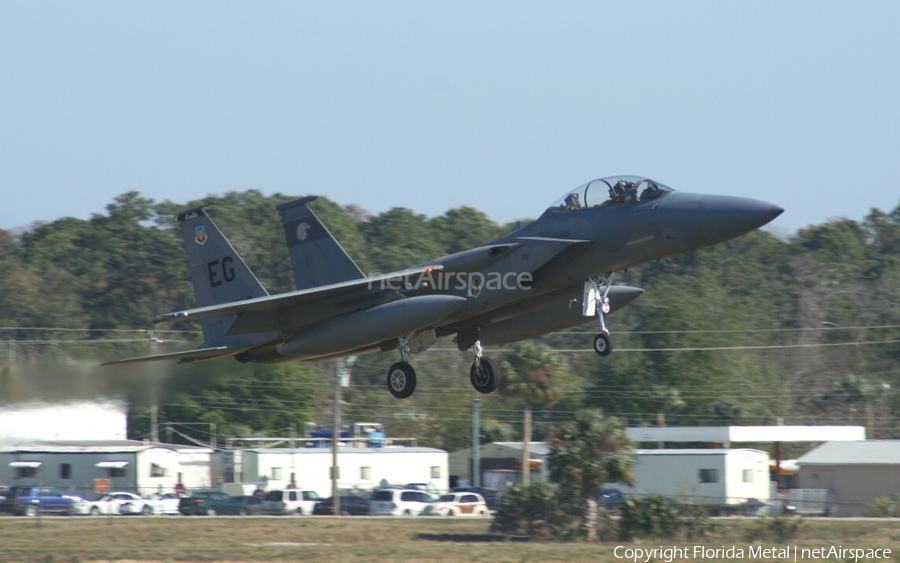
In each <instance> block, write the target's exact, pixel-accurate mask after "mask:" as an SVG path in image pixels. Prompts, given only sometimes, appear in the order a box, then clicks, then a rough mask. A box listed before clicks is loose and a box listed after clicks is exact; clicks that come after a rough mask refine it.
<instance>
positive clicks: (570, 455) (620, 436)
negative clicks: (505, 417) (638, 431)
mask: <svg viewBox="0 0 900 563" xmlns="http://www.w3.org/2000/svg"><path fill="white" fill-rule="evenodd" d="M631 446H632V441H631V439H630V438H629V437H628V434H627V433H626V432H625V428H624V426H623V425H622V422H621V421H620V420H619V419H617V418H613V417H607V416H604V415H603V412H602V411H600V410H585V411H581V412H579V413H578V414H577V415H576V416H575V420H574V421H572V422H571V423H569V424H566V425H564V426H562V427H561V428H560V429H559V430H558V431H557V432H556V433H555V435H554V436H553V439H552V440H551V441H550V455H549V456H548V458H547V460H548V463H549V465H550V479H551V480H552V481H553V482H555V483H558V484H559V486H560V488H559V491H560V493H559V494H560V497H561V505H562V506H565V507H572V508H571V509H572V510H573V511H574V514H575V515H577V516H579V517H580V520H581V523H582V526H583V528H584V532H585V535H586V537H587V538H588V539H590V540H593V539H594V538H595V537H596V531H597V519H598V514H599V513H598V504H597V502H598V500H597V499H598V497H599V495H600V490H601V489H602V488H603V484H604V483H610V482H616V483H624V484H626V485H634V473H633V472H632V470H631V467H632V461H633V460H632V457H631V456H630V455H629V453H628V451H629V449H630V448H631Z"/></svg>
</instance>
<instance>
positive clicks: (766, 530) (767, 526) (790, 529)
mask: <svg viewBox="0 0 900 563" xmlns="http://www.w3.org/2000/svg"><path fill="white" fill-rule="evenodd" d="M802 524H803V519H802V518H798V517H793V516H785V515H781V516H776V517H775V518H767V517H765V516H762V517H760V518H757V519H756V521H754V522H753V523H751V524H750V526H748V527H747V532H746V535H747V540H748V541H776V542H783V541H785V540H789V539H791V538H794V537H796V535H797V533H798V532H799V531H800V526H801V525H802Z"/></svg>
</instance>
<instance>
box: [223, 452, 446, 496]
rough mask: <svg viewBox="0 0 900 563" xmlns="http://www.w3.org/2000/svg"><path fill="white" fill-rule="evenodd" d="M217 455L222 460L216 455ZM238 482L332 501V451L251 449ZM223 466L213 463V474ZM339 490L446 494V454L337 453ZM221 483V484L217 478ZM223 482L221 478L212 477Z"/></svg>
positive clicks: (243, 459) (243, 457) (245, 455)
mask: <svg viewBox="0 0 900 563" xmlns="http://www.w3.org/2000/svg"><path fill="white" fill-rule="evenodd" d="M219 455H222V452H220V454H219ZM240 458H241V462H240V468H241V471H240V475H238V474H237V472H233V473H232V474H231V475H230V476H231V477H232V478H233V479H234V480H235V481H238V482H245V483H248V482H249V483H260V484H264V485H265V487H264V488H265V489H267V490H272V489H283V488H286V487H288V486H289V485H290V484H291V483H293V484H294V486H296V487H297V488H299V489H304V490H312V491H316V492H317V493H319V495H320V496H323V497H329V496H331V448H293V449H291V448H253V449H247V450H242V451H241V456H240ZM220 467H221V468H224V467H225V464H223V463H220V462H216V463H214V471H216V469H217V468H220ZM338 467H339V468H340V470H339V471H338V486H339V487H340V488H341V489H352V488H358V489H367V490H368V489H374V488H378V487H380V486H382V485H387V484H390V485H405V484H408V483H418V484H421V485H424V487H425V488H426V489H428V490H431V491H447V490H448V487H449V485H448V483H449V479H448V472H447V452H445V451H444V450H438V449H435V448H420V447H410V448H406V447H384V448H356V447H340V448H339V449H338ZM220 478H221V479H220ZM214 480H216V481H217V482H220V483H221V482H227V481H226V480H225V478H224V475H214Z"/></svg>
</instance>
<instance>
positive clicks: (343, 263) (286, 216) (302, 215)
mask: <svg viewBox="0 0 900 563" xmlns="http://www.w3.org/2000/svg"><path fill="white" fill-rule="evenodd" d="M314 199H316V196H308V197H304V198H301V199H297V200H294V201H289V202H287V203H282V204H281V205H278V206H277V207H276V209H278V212H279V213H280V214H281V222H282V223H283V224H284V236H285V238H286V239H287V245H288V249H289V250H290V253H291V264H292V266H293V268H294V281H295V282H296V284H297V289H298V290H302V289H310V288H313V287H319V286H322V285H329V284H333V283H340V282H345V281H350V280H358V279H361V278H364V277H365V275H363V273H362V271H361V270H360V269H359V267H357V265H356V264H355V263H354V262H353V260H352V259H351V258H350V256H348V255H347V253H346V252H345V251H344V249H343V248H341V245H340V244H338V241H336V240H335V239H334V237H333V236H332V235H331V233H330V232H328V229H326V228H325V225H323V224H322V222H321V221H319V218H318V217H316V214H315V213H313V211H312V209H310V208H309V207H308V206H307V204H308V203H309V202H311V201H313V200H314Z"/></svg>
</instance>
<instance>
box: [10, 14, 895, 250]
mask: <svg viewBox="0 0 900 563" xmlns="http://www.w3.org/2000/svg"><path fill="white" fill-rule="evenodd" d="M898 22H900V3H898V2H893V1H869V2H829V1H824V2H789V3H788V2H769V1H758V2H689V1H680V2H661V1H659V2H600V1H589V2H574V1H572V2H564V3H552V2H525V1H515V2H504V1H494V2H461V1H456V0H454V1H453V2H443V3H437V2H419V1H411V2H399V1H389V2H388V1H383V2H348V1H334V2H325V1H322V2H252V3H251V2H219V1H217V2H166V1H162V2H61V1H60V2H40V1H37V2H33V1H29V2H24V1H23V2H11V1H5V0H0V196H2V199H0V202H2V205H0V228H6V229H9V228H16V227H23V226H27V225H28V224H30V223H32V222H33V221H51V220H54V219H57V218H59V217H62V216H74V217H81V218H88V217H90V215H91V214H92V213H102V212H103V211H104V209H105V206H106V205H107V204H109V203H110V202H111V201H112V199H113V198H114V197H115V196H116V195H118V194H121V193H124V192H126V191H130V190H136V191H139V192H140V193H141V194H143V195H144V196H146V197H150V198H152V199H154V200H157V201H162V200H166V199H169V200H173V201H177V202H185V201H187V200H190V199H197V198H202V197H205V196H206V195H208V194H220V193H224V192H227V191H233V190H236V191H243V190H247V189H258V190H261V191H263V192H265V193H275V192H281V193H284V194H290V195H296V196H300V195H306V194H320V195H324V196H327V197H329V198H331V199H333V200H335V201H337V202H339V203H342V204H349V203H355V204H359V205H360V206H362V207H363V208H365V209H368V210H369V211H371V212H375V213H377V212H381V211H385V210H386V209H389V208H391V207H395V206H403V207H408V208H411V209H413V210H415V211H417V212H419V213H424V214H427V215H429V216H433V215H439V214H441V213H443V212H444V211H446V210H447V209H450V208H453V207H458V206H461V205H470V206H474V207H477V208H479V209H482V210H483V211H485V212H486V213H487V214H488V215H489V216H491V217H492V218H493V219H495V220H497V221H501V222H505V221H511V220H514V219H518V218H524V217H534V216H536V215H538V214H539V213H540V212H541V211H542V210H543V209H544V208H545V207H546V206H547V205H549V204H550V203H552V202H553V201H554V200H556V199H557V198H558V197H559V196H560V195H562V194H563V193H564V192H566V191H568V190H569V189H571V188H573V187H575V186H577V185H579V184H581V183H583V182H585V181H587V180H590V179H592V178H596V177H599V176H607V175H614V174H636V175H643V176H649V177H652V178H654V179H656V180H658V181H660V182H663V183H665V184H667V185H669V186H671V187H673V188H675V189H678V190H684V191H696V192H703V193H721V194H730V195H741V196H748V197H756V198H758V199H763V200H766V201H770V202H772V203H776V204H778V205H781V206H782V207H784V208H785V210H786V211H785V213H784V214H783V215H782V216H781V217H779V218H778V219H777V220H776V221H775V222H774V223H773V228H774V229H775V230H776V231H779V232H781V233H785V234H786V233H790V232H793V231H795V230H796V229H798V228H802V227H804V226H806V225H809V224H818V223H821V222H824V221H826V220H827V219H829V218H833V217H838V216H846V217H850V218H853V219H861V218H862V217H863V216H865V215H866V214H867V213H868V211H869V210H870V209H871V208H873V207H877V208H880V209H883V210H886V211H890V210H893V209H894V208H895V207H897V205H898V203H900V186H898V181H897V180H898V178H900V33H897V23H898ZM276 217H277V216H276V213H275V211H274V210H273V218H272V220H273V221H275V220H277V219H276Z"/></svg>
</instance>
